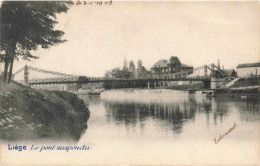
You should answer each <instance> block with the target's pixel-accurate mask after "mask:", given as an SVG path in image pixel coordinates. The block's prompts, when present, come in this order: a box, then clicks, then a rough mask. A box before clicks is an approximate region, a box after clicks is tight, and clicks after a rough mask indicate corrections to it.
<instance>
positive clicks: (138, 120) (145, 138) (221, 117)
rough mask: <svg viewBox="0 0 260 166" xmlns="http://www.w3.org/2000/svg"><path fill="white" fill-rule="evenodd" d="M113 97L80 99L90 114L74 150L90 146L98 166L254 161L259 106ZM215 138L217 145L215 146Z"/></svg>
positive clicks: (211, 100) (204, 100)
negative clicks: (82, 146)
mask: <svg viewBox="0 0 260 166" xmlns="http://www.w3.org/2000/svg"><path fill="white" fill-rule="evenodd" d="M118 92H120V91H117V92H116V93H115V92H114V94H115V95H114V96H115V97H114V98H113V97H110V96H109V97H107V98H103V97H100V96H83V95H82V96H80V98H81V99H83V100H84V102H85V104H86V105H87V106H88V108H89V110H90V112H91V114H90V119H89V121H88V129H87V131H86V132H85V134H84V135H82V137H81V139H80V140H79V144H80V143H84V142H87V143H88V144H91V146H93V149H94V150H93V151H94V152H93V153H94V154H95V155H94V156H97V158H100V159H102V160H100V162H101V163H102V162H104V163H111V164H113V163H124V162H125V161H128V163H130V164H143V163H145V164H161V163H163V164H172V163H178V164H179V163H187V164H194V163H193V162H194V161H196V159H197V162H198V163H197V164H203V163H212V164H213V163H214V164H232V163H234V162H235V163H239V164H243V163H244V164H248V163H250V162H252V163H254V162H256V161H257V160H258V158H257V155H256V152H257V153H259V151H256V150H257V146H258V144H259V122H260V113H259V103H258V101H244V100H240V101H234V100H232V99H227V98H224V99H223V98H205V97H203V96H197V95H186V94H185V95H182V93H179V94H178V95H174V96H172V97H170V96H167V97H163V95H162V96H160V97H154V98H153V97H149V96H141V97H140V98H127V97H125V96H123V95H120V93H118ZM234 124H235V127H234ZM232 127H233V128H234V129H232V130H231V131H229V130H230V129H231V128H232ZM228 131H229V132H228ZM227 132H228V133H227ZM225 133H227V135H225V136H224V138H222V139H219V136H220V135H224V134H225ZM214 138H216V139H219V141H218V142H217V144H216V142H215V141H214ZM186 157H187V158H189V160H185V158H186ZM192 159H193V160H192ZM93 164H95V162H94V161H93Z"/></svg>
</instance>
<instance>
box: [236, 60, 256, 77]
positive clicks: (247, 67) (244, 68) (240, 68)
mask: <svg viewBox="0 0 260 166" xmlns="http://www.w3.org/2000/svg"><path fill="white" fill-rule="evenodd" d="M259 75H260V62H257V63H245V64H239V65H237V76H238V77H252V76H259Z"/></svg>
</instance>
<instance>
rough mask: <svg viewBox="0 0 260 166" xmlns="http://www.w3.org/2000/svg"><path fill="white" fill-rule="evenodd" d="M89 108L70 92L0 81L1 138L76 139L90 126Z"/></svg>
mask: <svg viewBox="0 0 260 166" xmlns="http://www.w3.org/2000/svg"><path fill="white" fill-rule="evenodd" d="M88 118H89V110H88V109H87V108H86V106H85V104H84V103H83V101H82V100H80V99H79V98H78V97H77V96H76V95H74V94H71V93H69V92H61V91H48V90H35V89H32V88H29V87H25V86H22V85H20V84H16V83H11V84H10V85H5V86H3V85H1V84H0V139H6V140H15V139H35V138H51V139H61V138H62V139H74V140H77V139H79V138H80V135H81V134H82V132H83V131H84V130H85V129H86V128H87V125H86V122H87V119H88Z"/></svg>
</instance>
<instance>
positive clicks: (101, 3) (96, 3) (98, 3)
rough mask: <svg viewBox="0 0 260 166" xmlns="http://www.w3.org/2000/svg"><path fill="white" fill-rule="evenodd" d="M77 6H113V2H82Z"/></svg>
mask: <svg viewBox="0 0 260 166" xmlns="http://www.w3.org/2000/svg"><path fill="white" fill-rule="evenodd" d="M76 5H99V6H100V5H112V0H108V1H80V0H78V1H77V2H76Z"/></svg>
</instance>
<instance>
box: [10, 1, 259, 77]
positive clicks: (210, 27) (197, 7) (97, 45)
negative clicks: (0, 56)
mask: <svg viewBox="0 0 260 166" xmlns="http://www.w3.org/2000/svg"><path fill="white" fill-rule="evenodd" d="M259 9H260V4H259V2H118V1H117V2H113V3H112V5H110V6H108V5H102V6H97V5H86V6H84V5H81V6H76V5H73V6H72V7H71V8H70V9H69V11H68V12H67V13H64V14H61V15H58V18H57V19H58V21H59V24H57V26H56V29H59V30H62V31H64V32H65V35H64V39H67V40H68V41H67V42H66V43H63V44H60V45H57V46H53V47H51V48H49V49H39V50H37V51H35V52H33V54H34V55H36V56H39V57H40V59H37V60H32V61H31V62H25V61H22V60H20V61H18V62H15V64H14V71H17V70H19V69H20V68H22V67H23V66H24V65H25V64H27V65H29V66H33V67H37V68H40V69H46V70H51V71H56V72H63V73H68V74H75V75H85V76H97V77H100V76H104V73H105V72H106V71H107V70H110V69H112V68H115V67H123V62H124V59H126V60H128V62H129V61H130V60H133V61H134V62H135V64H136V65H137V61H138V59H141V60H142V61H143V65H144V66H145V67H146V68H147V69H150V68H151V67H152V65H153V64H154V63H155V62H156V61H158V60H160V59H169V58H170V56H177V57H178V58H179V59H180V61H181V63H184V64H187V65H191V66H193V67H199V66H202V65H204V64H211V63H215V64H217V60H218V59H219V60H220V65H221V66H224V67H225V68H226V69H227V68H234V69H235V68H236V66H237V64H240V63H253V62H258V61H259V60H260V59H259V56H260V10H259Z"/></svg>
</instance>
